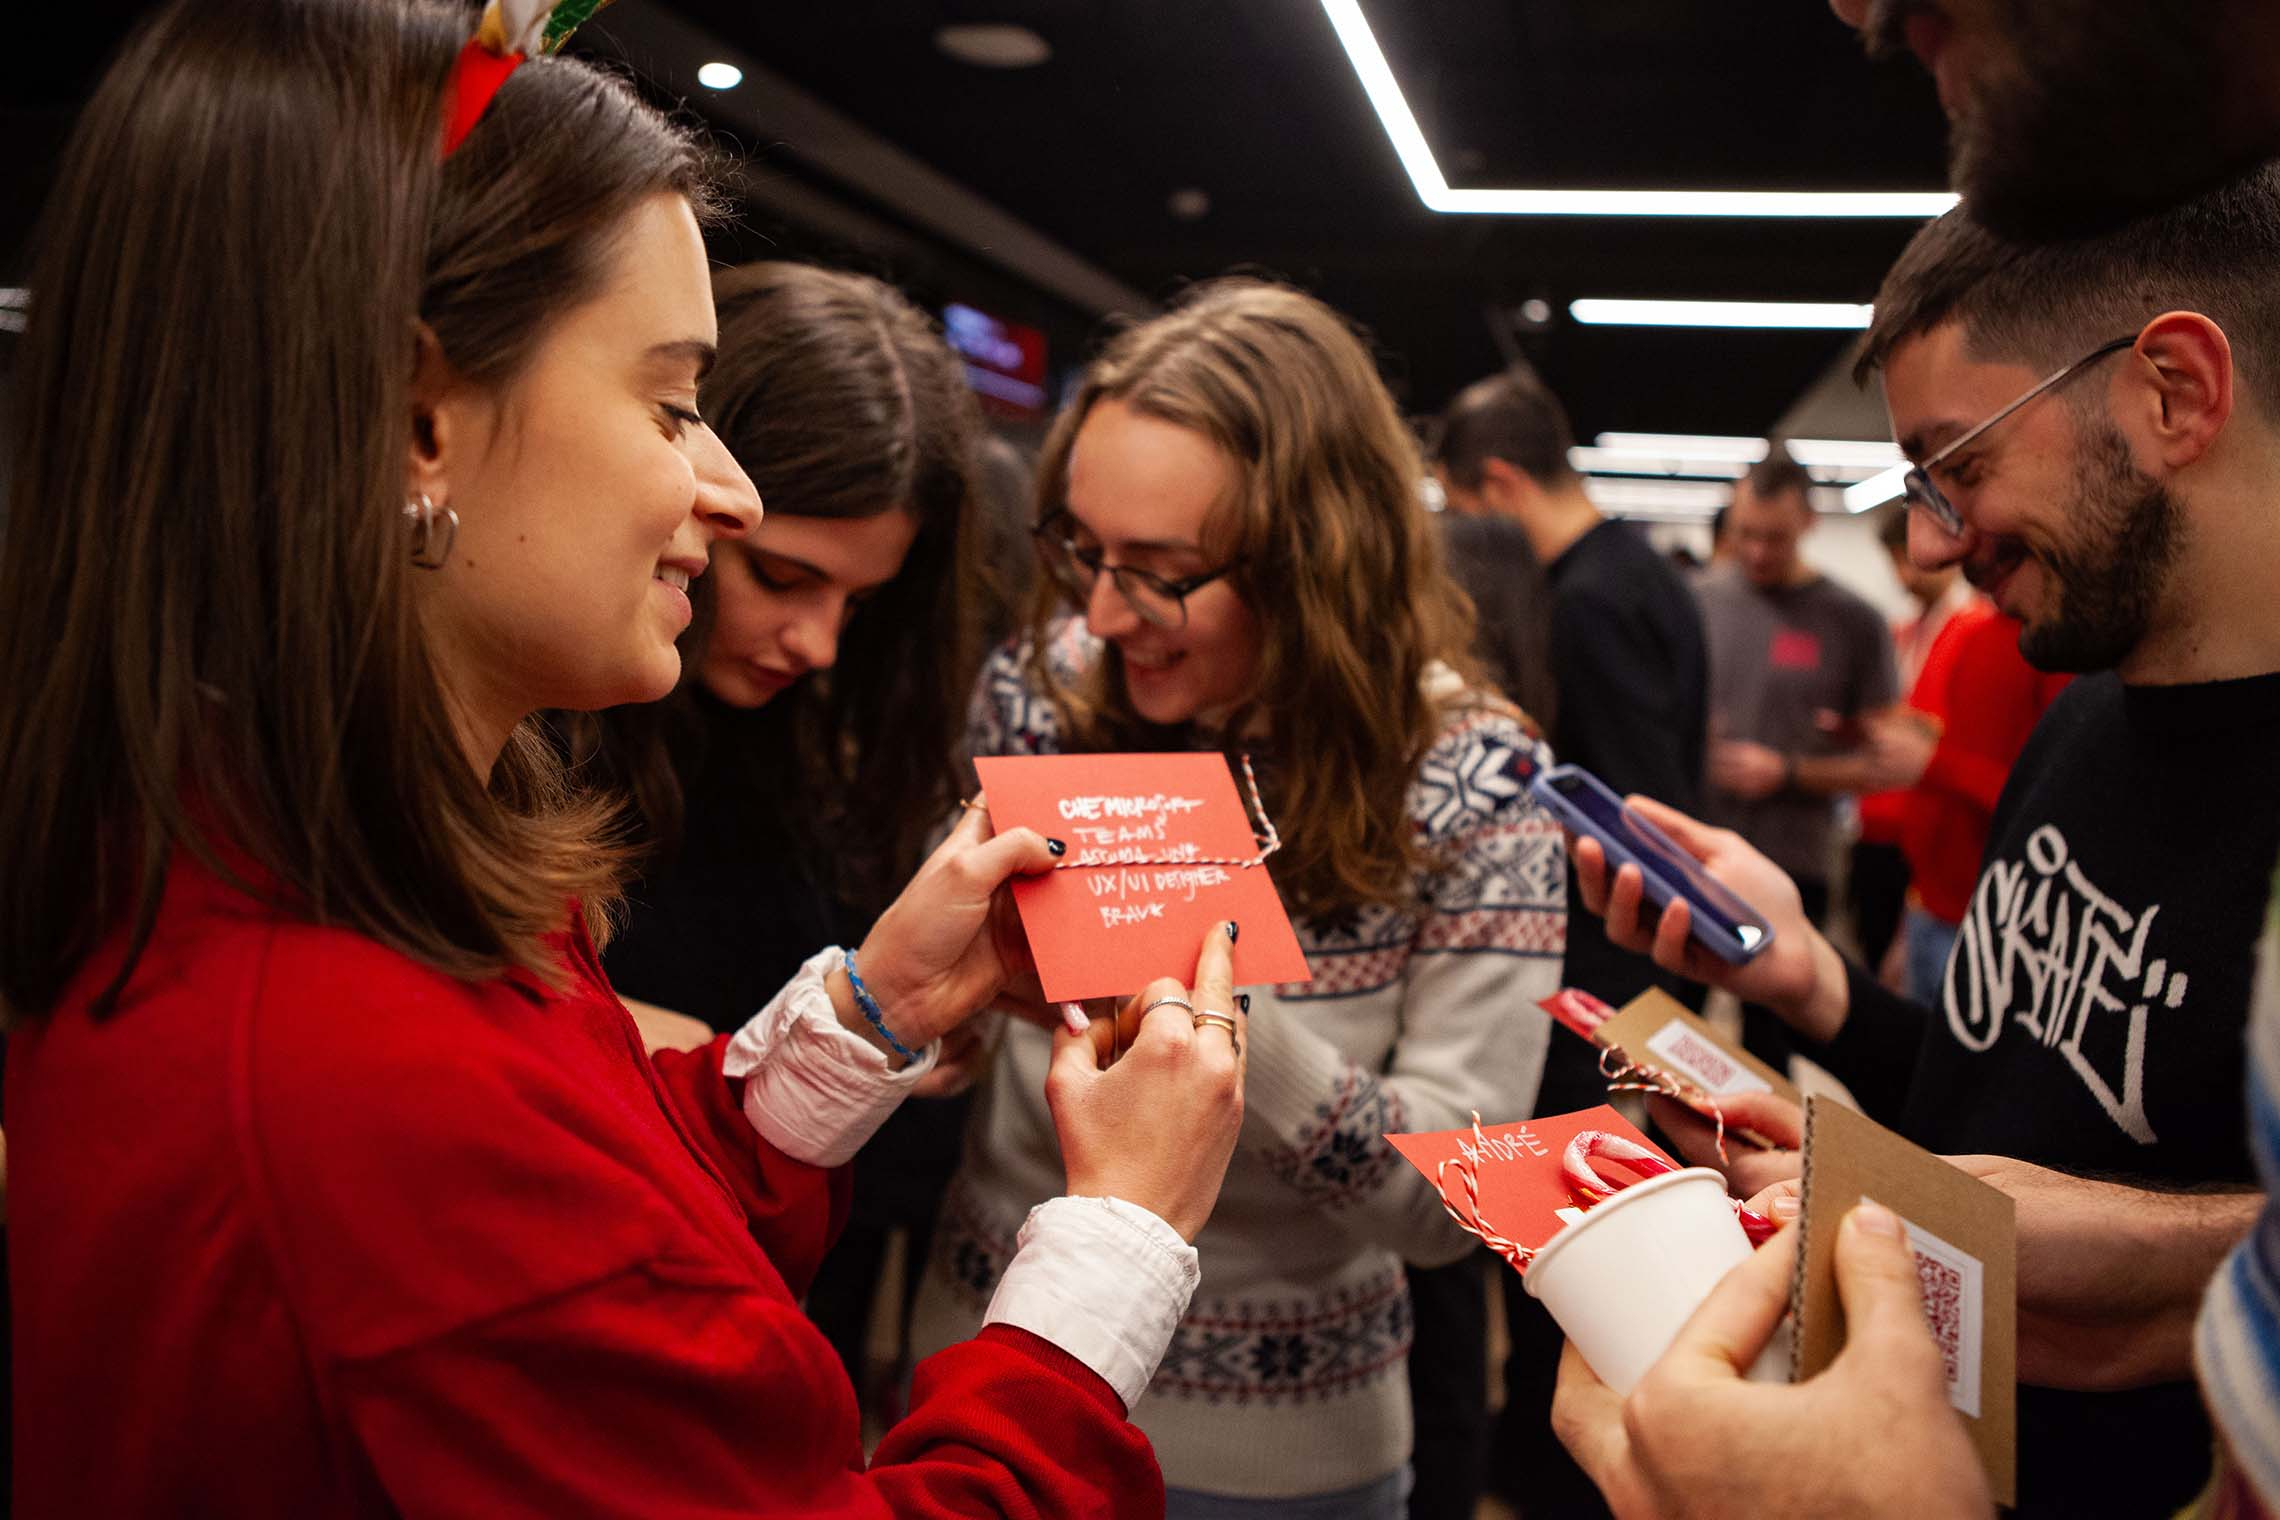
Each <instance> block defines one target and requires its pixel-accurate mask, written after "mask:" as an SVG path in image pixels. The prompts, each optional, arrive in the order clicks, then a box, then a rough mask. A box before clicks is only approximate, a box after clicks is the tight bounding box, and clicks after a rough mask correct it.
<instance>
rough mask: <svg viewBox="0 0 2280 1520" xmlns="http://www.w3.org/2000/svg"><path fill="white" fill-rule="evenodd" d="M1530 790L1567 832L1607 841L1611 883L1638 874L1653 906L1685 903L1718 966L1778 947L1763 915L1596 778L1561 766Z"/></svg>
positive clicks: (1602, 844) (1695, 929) (1697, 935)
mask: <svg viewBox="0 0 2280 1520" xmlns="http://www.w3.org/2000/svg"><path fill="white" fill-rule="evenodd" d="M1529 789H1530V790H1531V791H1533V792H1534V793H1535V795H1536V799H1537V800H1538V801H1539V802H1541V803H1543V805H1544V807H1545V808H1546V809H1547V810H1548V811H1549V812H1550V813H1551V815H1552V816H1553V817H1554V818H1556V819H1558V820H1559V821H1560V824H1561V825H1562V826H1563V827H1565V828H1567V829H1569V830H1570V831H1572V832H1574V833H1576V834H1588V835H1590V836H1591V837H1592V838H1593V839H1596V840H1598V841H1599V844H1600V848H1602V849H1604V850H1605V851H1606V852H1607V870H1608V873H1609V874H1610V875H1612V874H1613V873H1614V872H1616V871H1617V870H1620V869H1621V868H1622V867H1624V866H1626V865H1635V866H1637V867H1638V868H1639V874H1640V876H1641V877H1643V878H1644V879H1645V884H1646V898H1647V901H1648V902H1649V903H1651V904H1653V905H1654V907H1655V908H1656V909H1657V910H1658V911H1659V910H1661V909H1662V908H1664V907H1666V906H1668V904H1669V903H1670V900H1671V899H1672V898H1674V897H1683V898H1685V899H1686V904H1687V907H1688V908H1690V909H1691V910H1692V922H1691V925H1690V927H1691V928H1692V930H1693V933H1694V937H1695V938H1696V939H1697V940H1700V941H1701V942H1702V947H1703V948H1704V949H1706V950H1708V951H1709V952H1710V953H1711V954H1712V955H1715V956H1717V957H1718V959H1720V960H1722V961H1725V962H1727V963H1729V964H1731V965H1735V966H1739V965H1741V964H1742V963H1743V962H1744V961H1747V960H1749V959H1750V958H1751V957H1753V956H1755V955H1756V954H1757V953H1758V952H1759V951H1761V950H1763V949H1764V948H1765V947H1766V946H1767V945H1769V944H1771V943H1772V942H1773V928H1772V926H1771V925H1769V924H1768V923H1766V921H1765V919H1764V918H1763V917H1761V916H1760V915H1759V913H1758V911H1757V910H1756V909H1755V908H1753V907H1751V906H1750V905H1749V904H1748V903H1746V902H1743V901H1742V900H1741V899H1740V898H1739V897H1736V896H1735V895H1734V894H1733V893H1732V892H1731V891H1730V890H1728V889H1727V888H1726V887H1725V886H1724V885H1723V884H1722V883H1720V882H1719V881H1718V880H1717V879H1716V878H1714V877H1712V876H1711V875H1710V873H1709V872H1707V871H1705V870H1703V869H1702V862H1700V861H1698V860H1696V859H1695V858H1694V857H1693V856H1692V855H1689V854H1687V853H1686V851H1684V850H1682V849H1680V848H1679V846H1678V843H1677V841H1675V840H1673V839H1672V838H1671V837H1670V836H1669V835H1668V834H1665V833H1664V832H1663V831H1662V830H1661V829H1658V828H1656V827H1655V826H1654V825H1653V824H1651V823H1649V822H1647V820H1646V819H1644V818H1642V817H1640V816H1639V815H1638V814H1637V813H1634V812H1632V811H1631V810H1630V809H1629V808H1628V807H1625V806H1624V805H1623V799H1622V798H1620V797H1618V796H1616V795H1615V794H1614V793H1613V792H1612V791H1609V790H1608V788H1607V784H1606V783H1605V782H1603V781H1601V780H1600V779H1599V778H1598V777H1597V776H1594V775H1593V774H1591V772H1589V771H1587V770H1585V769H1584V768H1583V767H1581V766H1579V765H1555V766H1553V767H1552V768H1551V769H1550V770H1547V771H1542V772H1539V773H1538V774H1537V776H1536V779H1535V780H1534V781H1532V782H1530V783H1529Z"/></svg>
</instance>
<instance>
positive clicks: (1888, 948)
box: [1845, 512, 1985, 987]
mask: <svg viewBox="0 0 2280 1520" xmlns="http://www.w3.org/2000/svg"><path fill="white" fill-rule="evenodd" d="M1876 536H1877V538H1878V539H1879V540H1881V541H1882V543H1883V544H1884V552H1885V553H1886V554H1887V555H1888V556H1890V558H1891V561H1892V577H1893V579H1895V580H1897V581H1898V582H1899V583H1900V585H1901V588H1902V589H1903V590H1905V591H1906V592H1907V593H1908V595H1909V597H1910V598H1911V599H1913V600H1914V602H1915V603H1916V615H1915V616H1914V617H1912V618H1902V619H1900V620H1898V621H1897V622H1895V623H1894V624H1893V625H1892V657H1893V663H1894V664H1895V665H1896V666H1897V667H1898V669H1899V673H1900V689H1901V690H1902V691H1904V692H1906V693H1907V694H1908V695H1907V698H1906V702H1907V705H1908V707H1909V708H1911V709H1914V710H1916V711H1918V712H1922V711H1926V709H1925V708H1924V705H1923V703H1922V702H1920V701H1918V700H1917V697H1918V692H1919V688H1920V686H1921V683H1922V681H1923V678H1924V674H1925V672H1926V670H1927V669H1928V667H1929V663H1930V661H1931V659H1932V651H1933V649H1934V647H1935V646H1936V645H1937V644H1938V643H1939V641H1940V638H1941V636H1942V634H1943V633H1944V632H1945V630H1946V629H1948V628H1949V627H1950V626H1952V625H1953V623H1954V622H1955V621H1956V619H1957V616H1958V615H1959V614H1961V613H1963V612H1965V611H1967V610H1969V609H1972V608H1975V607H1982V606H1984V605H1985V599H1984V598H1983V597H1981V596H1980V595H1979V594H1978V593H1977V592H1975V591H1973V590H1972V589H1971V587H1970V586H1969V585H1967V584H1965V582H1964V579H1963V577H1962V576H1961V575H1960V574H1958V573H1957V572H1956V570H1955V568H1954V567H1953V566H1947V567H1943V568H1941V569H1937V570H1922V569H1918V568H1917V566H1916V564H1915V562H1914V561H1913V560H1911V559H1909V558H1908V518H1907V514H1906V513H1903V512H1895V513H1893V514H1891V515H1890V516H1889V517H1887V518H1886V519H1885V520H1884V521H1883V523H1881V524H1880V525H1879V526H1878V527H1877V530H1876ZM1907 806H1908V791H1907V788H1905V787H1898V788H1894V789H1893V790H1890V791H1883V792H1871V793H1869V794H1867V795H1866V796H1863V797H1862V798H1861V799H1860V801H1859V804H1858V807H1859V812H1860V837H1859V838H1858V839H1857V840H1855V841H1854V843H1853V848H1852V862H1851V872H1850V875H1849V877H1848V879H1847V880H1846V883H1845V888H1846V892H1845V895H1846V896H1847V897H1848V898H1849V899H1850V900H1851V903H1852V914H1853V930H1854V932H1855V934H1857V935H1858V937H1859V940H1860V953H1861V959H1862V960H1863V961H1865V962H1867V963H1868V964H1869V965H1871V966H1886V967H1890V968H1893V969H1892V971H1891V975H1890V976H1889V977H1888V978H1887V980H1888V981H1889V982H1890V984H1891V985H1892V986H1894V987H1898V986H1899V982H1898V980H1897V978H1898V975H1899V972H1898V969H1897V968H1898V966H1899V962H1900V950H1899V949H1898V946H1899V944H1900V921H1901V916H1902V914H1903V913H1904V912H1905V910H1906V908H1907V900H1908V857H1907V855H1906V854H1905V853H1904V852H1903V851H1902V850H1901V847H1900V834H1901V827H1902V821H1903V817H1904V815H1905V813H1906V811H1907Z"/></svg>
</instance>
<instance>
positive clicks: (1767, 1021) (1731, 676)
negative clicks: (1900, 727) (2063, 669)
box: [1694, 445, 1900, 1065]
mask: <svg viewBox="0 0 2280 1520" xmlns="http://www.w3.org/2000/svg"><path fill="white" fill-rule="evenodd" d="M1811 488H1812V480H1811V478H1810V477H1809V476H1807V475H1806V473H1805V471H1804V470H1803V469H1802V468H1801V467H1800V466H1799V465H1798V464H1797V463H1796V461H1794V460H1792V459H1791V458H1790V457H1789V456H1788V454H1787V453H1786V452H1785V451H1783V450H1782V449H1781V448H1780V447H1779V446H1778V445H1777V446H1775V447H1774V448H1772V449H1771V450H1769V451H1768V452H1767V454H1766V457H1765V458H1764V459H1763V460H1761V461H1760V462H1759V463H1758V464H1756V465H1755V466H1753V467H1752V468H1751V470H1750V473H1749V475H1748V476H1747V477H1746V478H1744V479H1743V480H1742V481H1741V482H1740V484H1739V485H1737V486H1736V487H1735V490H1734V504H1733V506H1732V507H1731V508H1729V509H1728V513H1727V522H1726V533H1727V537H1728V539H1729V541H1730V544H1731V553H1730V555H1729V557H1728V559H1727V560H1726V562H1725V563H1723V564H1721V565H1718V566H1715V567H1714V568H1712V569H1711V570H1709V571H1707V572H1705V573H1704V574H1703V575H1702V576H1701V578H1700V579H1698V580H1697V581H1696V582H1695V587H1694V589H1695V595H1696V596H1697V597H1698V598H1699V599H1700V601H1701V604H1702V624H1703V630H1704V632H1705V633H1706V634H1707V635H1708V638H1709V643H1710V748H1709V760H1708V771H1709V777H1708V779H1709V785H1708V788H1707V796H1706V801H1707V803H1708V806H1707V808H1706V809H1705V813H1704V816H1705V817H1706V819H1707V820H1708V821H1710V822H1712V823H1715V824H1718V825H1721V826H1722V827H1725V828H1729V829H1732V830H1733V831H1734V832H1735V833H1737V834H1740V835H1741V836H1742V837H1743V838H1744V839H1747V840H1748V841H1749V842H1750V843H1751V844H1753V845H1756V846H1757V847H1758V848H1759V849H1760V850H1762V851H1764V852H1765V854H1766V855H1768V856H1769V857H1771V858H1772V859H1773V861H1774V862H1775V863H1776V864H1778V865H1779V866H1781V868H1782V869H1783V870H1785V871H1787V872H1788V873H1789V874H1790V876H1791V877H1792V878H1793V879H1794V880H1795V881H1796V883H1797V890H1798V893H1799V895H1801V896H1802V897H1803V898H1804V899H1805V911H1806V913H1807V915H1808V916H1809V917H1811V918H1812V919H1813V921H1814V922H1815V923H1821V922H1824V921H1825V920H1826V919H1827V917H1828V910H1829V868H1830V864H1831V859H1832V855H1833V851H1834V847H1835V844H1834V839H1833V835H1834V833H1835V830H1836V804H1837V799H1838V798H1839V797H1842V796H1845V795H1848V794H1853V793H1858V792H1872V791H1881V790H1883V789H1884V788H1885V787H1886V786H1888V785H1890V784H1892V781H1893V779H1894V770H1893V767H1892V765H1891V764H1890V763H1889V762H1888V761H1887V760H1886V759H1885V757H1884V756H1883V753H1882V751H1881V750H1879V749H1878V748H1877V747H1876V746H1875V745H1874V744H1873V743H1871V742H1868V741H1867V740H1866V739H1865V738H1864V737H1863V736H1862V734H1861V729H1860V724H1859V721H1858V720H1859V719H1861V718H1862V717H1863V716H1865V715H1867V714H1869V713H1872V712H1876V711H1878V710H1879V709H1882V708H1886V707H1889V706H1891V705H1892V704H1893V703H1894V702H1895V701H1897V700H1898V699H1899V695H1900V688H1899V678H1898V676H1897V675H1896V674H1895V672H1894V669H1893V663H1892V634H1891V631H1890V630H1889V629H1888V628H1886V627H1885V624H1884V618H1883V616H1882V615H1881V614H1880V613H1878V612H1877V610H1876V609H1875V608H1874V607H1871V606H1870V605H1869V604H1868V603H1867V602H1865V601H1863V600H1862V599H1861V598H1860V597H1858V596H1855V595H1854V594H1853V593H1852V592H1850V591H1847V590H1845V589H1844V588H1843V587H1842V586H1839V585H1838V584H1836V582H1834V581H1832V580H1830V579H1829V578H1828V577H1826V576H1824V575H1822V574H1821V573H1820V572H1819V571H1817V570H1815V569H1813V568H1812V567H1811V566H1809V565H1807V564H1806V563H1805V561H1804V559H1803V557H1802V556H1801V555H1800V554H1799V553H1798V546H1799V544H1800V542H1801V541H1802V540H1803V539H1804V537H1805V534H1806V533H1807V532H1808V531H1810V530H1811V528H1812V526H1813V507H1812V503H1811V499H1810V494H1809V493H1810V491H1811ZM1744 1038H1745V1039H1746V1040H1747V1041H1748V1042H1749V1043H1750V1045H1751V1046H1752V1048H1753V1049H1755V1050H1757V1051H1758V1052H1759V1053H1760V1054H1763V1055H1770V1056H1774V1057H1777V1058H1786V1056H1787V1054H1788V1049H1789V1043H1788V1040H1787V1038H1786V1036H1785V1035H1783V1034H1782V1032H1781V1030H1780V1027H1779V1026H1778V1025H1777V1024H1775V1023H1774V1021H1773V1020H1772V1019H1771V1018H1770V1017H1768V1016H1766V1015H1764V1014H1762V1013H1760V1012H1759V1011H1758V1010H1756V1009H1751V1010H1749V1011H1748V1016H1747V1017H1746V1019H1745V1028H1744ZM1775 1064H1776V1065H1780V1064H1782V1061H1781V1059H1776V1061H1775Z"/></svg>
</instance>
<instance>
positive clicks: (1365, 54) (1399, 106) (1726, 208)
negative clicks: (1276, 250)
mask: <svg viewBox="0 0 2280 1520" xmlns="http://www.w3.org/2000/svg"><path fill="white" fill-rule="evenodd" d="M1322 9H1323V11H1324V13H1325V14H1327V15H1328V16H1329V18H1330V25H1331V27H1332V28H1333V29H1334V30H1335V31H1336V32H1337V34H1338V42H1339V44H1340V45H1341V46H1342V47H1344V48H1345V50H1346V57H1347V59H1348V60H1349V61H1350V62H1351V63H1352V64H1353V66H1354V73H1355V75H1356V77H1358V78H1359V79H1360V80H1361V82H1362V89H1363V90H1364V91H1365V92H1367V94H1368V95H1369V97H1370V105H1371V106H1372V107H1374V108H1375V109H1376V111H1377V116H1378V120H1379V122H1381V123H1382V124H1383V125H1384V127H1385V135H1386V136H1387V137H1389V138H1391V139H1393V151H1394V152H1395V153H1396V154H1398V155H1400V158H1401V166H1402V167H1403V168H1404V169H1406V170H1408V171H1409V182H1410V183H1411V184H1413V185H1415V186H1416V187H1417V198H1418V199H1419V200H1421V201H1423V202H1424V203H1425V205H1426V207H1427V209H1429V210H1433V211H1440V212H1445V213H1450V214H1470V215H1475V216H1784V217H1814V216H1849V217H1875V216H1893V217H1934V216H1938V215H1940V214H1941V213H1942V212H1945V211H1946V210H1947V209H1948V208H1949V207H1951V206H1953V205H1954V204H1955V197H1954V196H1952V195H1950V194H1948V193H1947V192H1946V191H1944V190H1933V191H1916V190H1900V191H1893V190H1488V189H1467V190H1457V189H1451V188H1450V186H1449V182H1448V180H1446V179H1445V178H1443V177H1442V174H1441V166H1440V165H1439V164H1438V163H1436V162H1435V161H1434V158H1433V150H1432V148H1431V147H1430V146H1428V145H1427V144H1426V141H1425V134H1424V132H1423V131H1421V130H1420V129H1419V128H1418V125H1417V118H1416V117H1415V116H1414V115H1412V114H1411V113H1410V110H1409V102H1408V101H1407V100H1406V99H1405V98H1403V96H1402V93H1401V85H1400V84H1399V83H1398V82H1397V81H1396V80H1395V79H1394V77H1393V70H1392V69H1391V68H1390V67H1389V66H1388V65H1387V64H1386V61H1385V54H1384V52H1383V51H1382V50H1380V49H1379V47H1378V43H1377V37H1376V35H1375V34H1374V33H1373V32H1371V31H1370V24H1369V22H1368V21H1367V20H1366V19H1364V17H1363V15H1362V7H1361V0H1322Z"/></svg>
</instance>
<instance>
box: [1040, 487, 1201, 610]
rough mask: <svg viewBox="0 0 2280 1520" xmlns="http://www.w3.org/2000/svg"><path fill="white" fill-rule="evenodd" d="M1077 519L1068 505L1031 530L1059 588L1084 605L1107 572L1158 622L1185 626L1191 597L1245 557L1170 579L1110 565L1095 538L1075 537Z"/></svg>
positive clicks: (1129, 602) (1135, 606) (1128, 601)
mask: <svg viewBox="0 0 2280 1520" xmlns="http://www.w3.org/2000/svg"><path fill="white" fill-rule="evenodd" d="M1073 526H1074V523H1073V521H1072V519H1071V518H1070V516H1069V514H1068V513H1067V512H1066V511H1061V512H1055V513H1053V514H1052V515H1050V516H1049V517H1047V518H1046V519H1045V520H1044V521H1043V522H1041V523H1039V524H1037V525H1036V526H1035V527H1033V528H1031V529H1030V530H1029V536H1030V537H1031V538H1033V539H1035V540H1036V542H1037V558H1038V559H1039V560H1040V561H1042V562H1043V564H1044V566H1045V570H1046V573H1047V574H1049V575H1051V576H1052V577H1053V583H1054V584H1055V585H1057V586H1059V587H1060V588H1061V593H1062V595H1064V596H1066V597H1067V598H1068V599H1069V600H1070V601H1071V602H1074V603H1075V604H1076V605H1077V606H1079V607H1082V606H1084V605H1085V604H1086V603H1087V602H1090V601H1091V600H1092V594H1093V587H1094V586H1095V585H1097V584H1098V583H1099V581H1100V577H1101V574H1102V572H1104V571H1105V572H1106V573H1107V575H1108V578H1109V582H1110V584H1112V585H1114V586H1115V587H1116V594H1117V595H1118V596H1121V597H1123V598H1124V604H1125V605H1126V606H1128V607H1130V608H1131V609H1132V610H1133V612H1134V613H1136V614H1137V615H1138V616H1139V617H1141V618H1142V619H1144V620H1145V621H1147V622H1150V623H1153V624H1155V625H1156V626H1157V627H1158V628H1185V627H1186V626H1187V599H1188V598H1189V597H1191V596H1193V595H1194V594H1195V593H1196V592H1198V591H1201V590H1202V589H1203V588H1204V587H1206V586H1208V585H1210V584H1211V583H1212V582H1213V581H1215V580H1218V579H1220V578H1221V577H1223V576H1225V575H1226V574H1228V573H1229V572H1230V571H1232V570H1233V569H1234V568H1235V567H1236V566H1237V565H1240V564H1241V563H1242V562H1243V560H1242V556H1240V555H1237V556H1236V557H1235V558H1234V559H1231V560H1229V561H1228V562H1227V563H1226V564H1224V565H1221V566H1220V567H1219V568H1217V569H1216V570H1206V571H1204V572H1203V573H1202V574H1200V575H1187V576H1182V577H1180V578H1179V579H1178V580H1169V579H1166V578H1165V577H1163V576H1161V575H1157V574H1154V573H1153V572H1151V571H1147V570H1142V569H1140V568H1139V567H1138V566H1136V565H1112V564H1110V563H1109V562H1108V556H1107V555H1105V554H1104V553H1102V552H1101V549H1100V546H1099V545H1097V544H1093V545H1087V544H1080V543H1078V542H1077V540H1076V538H1075V536H1074V534H1073V533H1072V532H1071V531H1070V530H1071V529H1072V527H1073Z"/></svg>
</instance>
